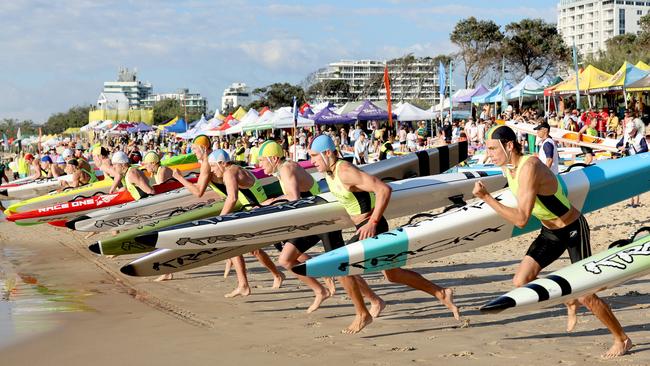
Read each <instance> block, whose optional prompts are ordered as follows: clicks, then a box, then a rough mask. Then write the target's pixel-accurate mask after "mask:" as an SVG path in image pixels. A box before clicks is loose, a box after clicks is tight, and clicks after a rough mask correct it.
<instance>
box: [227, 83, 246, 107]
mask: <svg viewBox="0 0 650 366" xmlns="http://www.w3.org/2000/svg"><path fill="white" fill-rule="evenodd" d="M250 102H252V99H251V93H250V91H249V90H248V87H247V86H246V84H244V83H232V84H231V85H230V86H229V87H227V88H226V89H225V90H224V91H223V95H222V96H221V110H222V111H224V110H227V109H233V108H236V107H239V106H247V105H248V104H250Z"/></svg>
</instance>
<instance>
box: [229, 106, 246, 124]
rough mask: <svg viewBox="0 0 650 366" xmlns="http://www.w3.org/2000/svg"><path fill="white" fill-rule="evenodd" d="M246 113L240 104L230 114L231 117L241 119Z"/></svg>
mask: <svg viewBox="0 0 650 366" xmlns="http://www.w3.org/2000/svg"><path fill="white" fill-rule="evenodd" d="M245 115H246V110H244V108H243V107H242V106H239V108H237V110H236V111H235V112H233V114H232V118H234V119H236V120H238V121H241V119H242V118H243V117H244V116H245Z"/></svg>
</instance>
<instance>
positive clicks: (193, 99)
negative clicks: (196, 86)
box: [142, 88, 208, 113]
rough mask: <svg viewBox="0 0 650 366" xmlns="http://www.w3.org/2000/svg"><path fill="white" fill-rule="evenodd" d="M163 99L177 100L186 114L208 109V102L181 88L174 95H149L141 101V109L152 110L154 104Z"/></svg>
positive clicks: (198, 95) (202, 111) (203, 111)
mask: <svg viewBox="0 0 650 366" xmlns="http://www.w3.org/2000/svg"><path fill="white" fill-rule="evenodd" d="M165 99H175V100H178V101H179V102H180V104H181V107H182V108H186V109H187V112H198V113H205V111H206V110H207V109H208V101H207V99H206V98H205V97H202V96H201V94H199V93H190V91H189V89H185V88H181V89H178V90H177V91H176V92H175V93H162V94H151V95H150V96H149V97H147V98H146V99H143V100H142V106H143V108H153V106H154V104H156V103H157V102H160V101H161V100H165Z"/></svg>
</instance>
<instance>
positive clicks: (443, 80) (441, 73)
mask: <svg viewBox="0 0 650 366" xmlns="http://www.w3.org/2000/svg"><path fill="white" fill-rule="evenodd" d="M438 83H439V84H440V85H439V89H438V90H439V92H440V96H443V95H445V84H446V83H447V81H446V74H445V66H444V65H443V64H442V61H440V63H438Z"/></svg>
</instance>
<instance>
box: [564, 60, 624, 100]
mask: <svg viewBox="0 0 650 366" xmlns="http://www.w3.org/2000/svg"><path fill="white" fill-rule="evenodd" d="M611 77H612V75H611V74H608V73H606V72H605V71H602V70H600V69H597V68H596V67H594V66H593V65H589V66H587V67H586V68H585V69H584V70H583V71H582V72H581V73H580V74H579V76H578V83H579V87H580V92H582V93H586V92H588V90H589V89H591V88H593V87H594V86H595V85H597V84H598V83H602V82H604V81H605V80H607V79H609V78H611ZM575 92H576V77H575V75H573V76H572V77H570V78H569V79H567V80H565V81H563V82H561V83H559V84H557V85H556V86H555V87H553V94H559V95H567V94H575Z"/></svg>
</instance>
